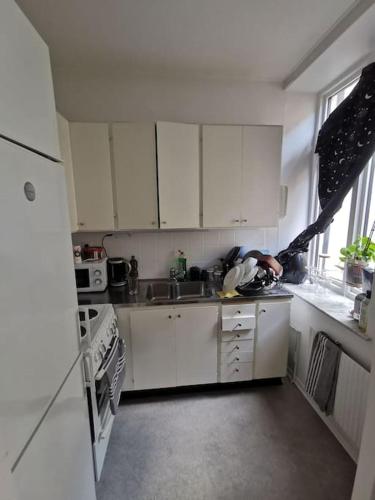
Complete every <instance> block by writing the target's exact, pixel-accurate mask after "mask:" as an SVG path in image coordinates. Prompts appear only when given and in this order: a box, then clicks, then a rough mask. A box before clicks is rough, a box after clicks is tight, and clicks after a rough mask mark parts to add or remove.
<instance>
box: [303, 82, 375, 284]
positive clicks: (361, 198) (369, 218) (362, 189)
mask: <svg viewBox="0 0 375 500" xmlns="http://www.w3.org/2000/svg"><path fill="white" fill-rule="evenodd" d="M358 80H359V78H356V79H355V80H352V81H351V82H350V83H348V84H346V85H343V86H342V87H341V88H339V89H338V90H336V91H335V92H334V93H332V94H330V95H327V96H325V98H324V99H323V113H322V115H323V120H322V123H323V122H324V121H325V120H326V119H327V118H328V116H329V115H330V114H331V113H332V111H334V110H335V109H336V108H337V106H339V105H340V104H341V103H342V101H343V100H344V99H345V98H346V97H347V96H348V95H349V94H350V92H351V91H352V90H353V88H354V87H355V85H356V84H357V82H358ZM316 168H318V165H317V164H316ZM374 169H375V160H374V157H373V158H372V159H371V160H370V162H369V163H368V165H367V166H366V167H365V169H364V171H363V172H362V174H361V175H360V177H359V179H357V181H356V183H355V185H354V186H353V188H352V189H351V191H350V192H349V193H348V195H347V196H346V198H345V200H344V202H343V204H342V207H341V209H340V210H339V211H338V212H337V214H336V215H335V217H334V221H333V222H332V223H331V225H330V226H329V227H328V229H327V231H326V232H325V233H324V234H321V235H318V236H317V237H316V241H315V242H314V244H313V245H312V247H311V254H310V256H311V263H312V265H313V266H315V267H318V266H319V265H320V263H319V260H320V259H319V256H320V255H321V254H327V255H329V259H328V260H327V262H326V270H327V273H328V276H329V277H331V278H333V279H339V280H342V279H343V265H342V262H341V261H340V258H339V257H340V249H341V248H342V247H344V246H347V245H350V244H351V243H352V242H353V241H354V240H355V239H356V238H357V237H358V236H362V235H368V234H369V233H370V230H371V227H372V225H373V223H374V220H375V179H374ZM317 180H318V179H317V175H316V182H315V192H316V191H317ZM314 205H315V206H314V211H313V213H314V214H315V215H316V216H317V215H318V213H319V200H318V197H317V196H316V197H315V201H314Z"/></svg>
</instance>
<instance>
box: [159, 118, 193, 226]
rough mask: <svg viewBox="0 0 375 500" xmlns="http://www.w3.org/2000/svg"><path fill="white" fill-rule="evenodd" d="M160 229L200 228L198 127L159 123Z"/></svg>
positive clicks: (184, 124)
mask: <svg viewBox="0 0 375 500" xmlns="http://www.w3.org/2000/svg"><path fill="white" fill-rule="evenodd" d="M156 131H157V163H158V183H159V211H160V227H161V229H171V228H198V227H199V201H200V190H199V125H194V124H193V125H191V124H186V123H169V122H158V123H157V125H156Z"/></svg>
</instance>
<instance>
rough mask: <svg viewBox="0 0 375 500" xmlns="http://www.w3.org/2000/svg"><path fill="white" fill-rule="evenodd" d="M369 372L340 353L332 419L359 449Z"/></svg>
mask: <svg viewBox="0 0 375 500" xmlns="http://www.w3.org/2000/svg"><path fill="white" fill-rule="evenodd" d="M369 375H370V374H369V372H368V371H366V370H365V369H364V368H362V366H360V365H359V364H358V363H357V362H356V361H354V360H353V359H352V358H350V357H349V356H347V355H346V354H345V353H342V355H341V360H340V367H339V375H338V379H337V388H336V398H335V406H334V410H333V415H332V416H333V419H334V421H335V423H336V424H337V425H338V427H339V428H340V430H341V431H342V432H343V434H344V435H345V436H346V438H347V439H348V440H349V441H350V442H351V444H352V445H353V446H354V447H355V448H357V449H359V447H360V444H361V436H362V429H363V423H364V419H365V414H366V404H367V392H368V385H369Z"/></svg>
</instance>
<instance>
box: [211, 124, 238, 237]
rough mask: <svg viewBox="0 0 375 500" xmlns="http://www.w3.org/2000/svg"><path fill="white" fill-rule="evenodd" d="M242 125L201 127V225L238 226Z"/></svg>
mask: <svg viewBox="0 0 375 500" xmlns="http://www.w3.org/2000/svg"><path fill="white" fill-rule="evenodd" d="M241 144H242V127H241V126H232V125H228V126H225V125H204V126H203V226H204V227H233V226H239V225H240V219H241V189H242V188H241V185H242V178H241V177H242V173H241V172H242V152H241Z"/></svg>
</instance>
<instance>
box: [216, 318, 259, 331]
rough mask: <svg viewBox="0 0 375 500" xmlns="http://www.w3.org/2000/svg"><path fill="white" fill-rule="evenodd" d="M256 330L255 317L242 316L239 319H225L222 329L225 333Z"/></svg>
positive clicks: (222, 322)
mask: <svg viewBox="0 0 375 500" xmlns="http://www.w3.org/2000/svg"><path fill="white" fill-rule="evenodd" d="M252 328H255V316H241V317H238V318H223V319H222V321H221V329H222V330H223V331H225V332H233V331H237V330H250V329H252Z"/></svg>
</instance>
